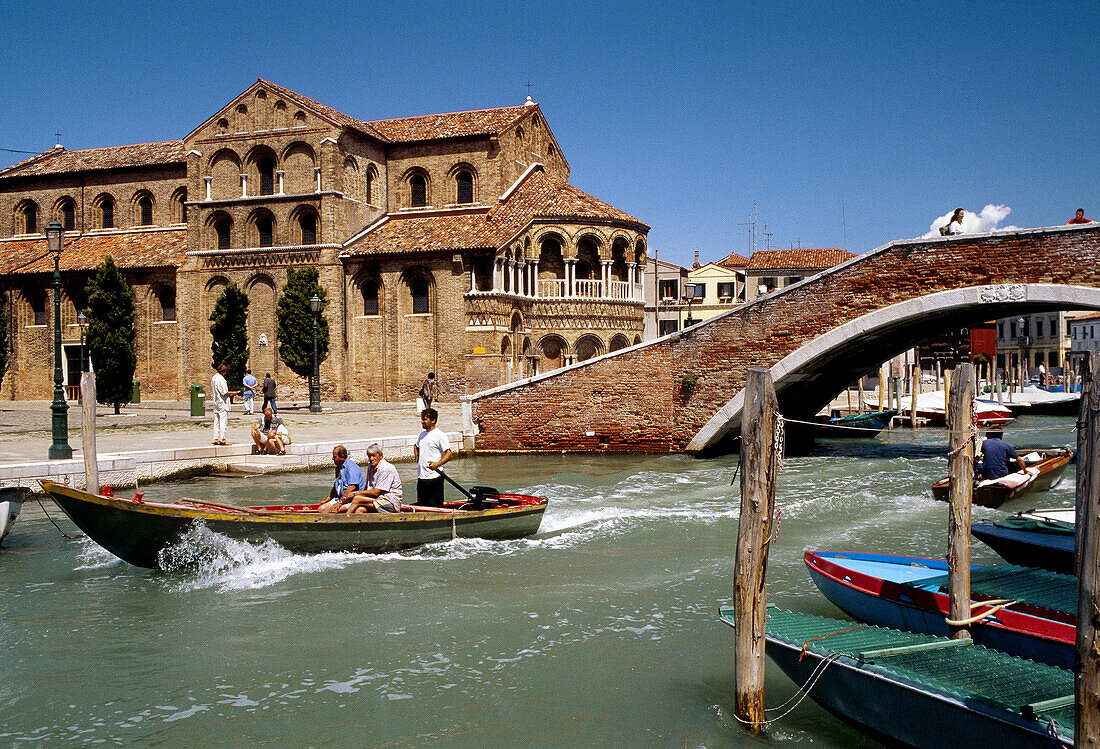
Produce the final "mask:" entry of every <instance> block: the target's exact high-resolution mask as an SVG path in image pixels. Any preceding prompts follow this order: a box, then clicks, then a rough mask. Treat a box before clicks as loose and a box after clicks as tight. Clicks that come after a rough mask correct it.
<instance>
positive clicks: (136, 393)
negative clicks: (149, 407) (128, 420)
mask: <svg viewBox="0 0 1100 749" xmlns="http://www.w3.org/2000/svg"><path fill="white" fill-rule="evenodd" d="M130 402H131V403H141V383H140V382H138V381H137V380H134V389H133V390H132V391H131V392H130Z"/></svg>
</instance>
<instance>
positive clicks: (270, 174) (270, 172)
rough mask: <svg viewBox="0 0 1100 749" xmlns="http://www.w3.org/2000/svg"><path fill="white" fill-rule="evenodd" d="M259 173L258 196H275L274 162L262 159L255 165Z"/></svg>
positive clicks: (265, 158) (269, 159)
mask: <svg viewBox="0 0 1100 749" xmlns="http://www.w3.org/2000/svg"><path fill="white" fill-rule="evenodd" d="M256 169H257V170H259V172H260V195H274V194H275V160H274V159H271V158H267V157H264V158H262V159H260V160H259V161H258V162H257V163H256Z"/></svg>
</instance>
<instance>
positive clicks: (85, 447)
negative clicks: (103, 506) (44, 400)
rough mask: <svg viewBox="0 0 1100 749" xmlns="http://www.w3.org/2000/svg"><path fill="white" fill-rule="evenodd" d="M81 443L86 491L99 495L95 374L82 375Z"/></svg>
mask: <svg viewBox="0 0 1100 749" xmlns="http://www.w3.org/2000/svg"><path fill="white" fill-rule="evenodd" d="M80 441H81V444H82V447H81V451H82V452H83V453H84V491H87V492H91V493H92V494H99V488H100V487H99V458H98V457H97V456H96V450H95V374H94V373H93V372H83V373H81V375H80Z"/></svg>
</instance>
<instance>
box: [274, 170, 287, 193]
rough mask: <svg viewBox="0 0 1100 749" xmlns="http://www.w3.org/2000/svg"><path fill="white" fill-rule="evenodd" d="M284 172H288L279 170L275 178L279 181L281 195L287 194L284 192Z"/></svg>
mask: <svg viewBox="0 0 1100 749" xmlns="http://www.w3.org/2000/svg"><path fill="white" fill-rule="evenodd" d="M284 174H286V172H284V171H282V170H281V169H280V170H279V171H277V172H275V178H276V179H277V180H278V181H279V194H280V195H285V194H286V193H284V192H283V175H284Z"/></svg>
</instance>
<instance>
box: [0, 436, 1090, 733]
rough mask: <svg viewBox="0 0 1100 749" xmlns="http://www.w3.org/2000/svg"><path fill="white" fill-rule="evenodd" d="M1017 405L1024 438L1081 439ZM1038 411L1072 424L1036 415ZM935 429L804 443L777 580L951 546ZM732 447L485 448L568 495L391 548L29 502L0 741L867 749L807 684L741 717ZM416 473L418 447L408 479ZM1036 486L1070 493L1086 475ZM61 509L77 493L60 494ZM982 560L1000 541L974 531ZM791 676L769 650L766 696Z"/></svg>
mask: <svg viewBox="0 0 1100 749" xmlns="http://www.w3.org/2000/svg"><path fill="white" fill-rule="evenodd" d="M1071 426H1072V420H1071V419H1054V418H1049V417H1047V418H1041V417H1033V418H1026V417H1025V418H1023V419H1020V420H1019V421H1018V422H1017V423H1016V425H1015V426H1014V427H1010V428H1009V429H1008V435H1007V439H1009V440H1010V441H1012V442H1014V443H1015V444H1018V445H1032V446H1037V445H1043V444H1057V445H1063V444H1067V445H1068V444H1072V443H1073V441H1074V436H1073V431H1072V428H1071ZM1036 427H1041V428H1046V429H1048V430H1049V429H1050V428H1051V427H1062V428H1061V429H1058V430H1056V431H1041V432H1037V431H1030V432H1025V431H1024V430H1025V429H1034V428H1036ZM944 444H945V437H944V433H943V432H942V431H939V430H922V431H919V432H912V431H909V430H899V431H895V432H892V433H884V434H883V435H881V436H880V437H879V438H877V439H875V440H840V441H831V442H828V443H822V444H820V445H819V448H818V449H817V450H816V451H815V453H814V454H813V455H811V456H808V457H788V458H787V460H786V465H785V469H784V470H783V472H782V473H781V475H780V485H779V490H778V496H777V502H778V506H779V507H780V508H781V509H782V512H783V516H782V523H781V528H780V533H779V538H778V541H777V542H776V544H775V545H774V546H773V548H772V554H771V564H770V568H769V573H768V587H769V595H770V600H771V601H773V602H775V603H777V604H779V605H781V606H784V607H789V608H796V609H801V610H805V611H811V612H816V613H820V614H824V615H830V616H837V617H842V615H841V614H840V612H839V611H837V610H836V609H834V608H833V607H832V606H831V605H830V604H829V603H828V602H827V601H825V600H824V599H823V598H822V597H821V596H820V595H819V594H818V593H817V592H816V589H815V588H814V586H813V584H812V583H811V582H810V578H809V576H808V575H807V573H806V570H805V568H804V565H803V563H802V561H801V558H802V553H803V551H804V550H806V549H815V548H816V549H848V550H860V551H881V552H887V553H898V554H913V555H923V556H934V557H942V556H943V554H944V553H945V551H946V531H947V507H946V505H945V504H942V503H938V502H935V501H933V500H932V499H931V495H930V493H929V488H928V487H929V484H930V483H931V482H932V481H933V480H934V479H936V478H938V477H939V476H940V475H942V474H944V472H945V468H946V458H945V450H944ZM736 465H737V457H736V456H728V457H721V458H714V459H708V460H698V459H694V458H689V457H683V456H661V457H644V456H616V455H608V456H569V455H565V456H563V455H553V456H517V457H505V456H485V457H478V458H472V459H463V460H462V461H459V462H455V463H454V464H453V465H452V469H453V470H452V475H454V476H456V477H458V478H460V479H462V480H463V481H464V482H466V483H467V484H488V485H494V486H498V487H500V488H507V489H515V490H521V491H524V492H526V493H531V494H539V495H544V496H548V497H549V498H550V499H551V504H550V508H549V510H548V511H547V513H546V516H545V519H544V520H543V524H542V528H541V531H540V533H539V534H538V535H537V536H535V537H533V538H529V539H524V540H518V541H507V542H487V541H461V540H460V541H456V542H451V543H443V544H437V545H432V546H427V547H422V548H419V549H417V550H413V551H408V552H404V553H398V554H388V555H381V556H374V555H359V554H325V555H321V556H315V557H305V556H295V555H292V554H289V553H287V552H285V551H284V550H282V549H280V548H278V547H275V546H249V545H245V544H239V543H233V542H229V541H227V540H225V539H221V538H218V537H210V536H207V537H205V538H201V539H196V543H198V542H201V543H204V544H206V545H207V546H208V547H209V551H210V552H211V553H210V555H209V561H208V562H207V563H206V564H204V566H202V567H200V568H197V569H188V570H180V571H174V572H156V571H151V570H144V569H139V568H136V567H131V566H128V565H126V564H125V563H123V562H120V561H118V560H116V559H115V558H114V557H112V556H110V555H109V554H108V553H107V552H105V551H102V550H100V549H99V548H98V547H96V546H95V545H94V544H92V543H91V542H89V541H88V540H86V539H84V538H83V537H81V536H80V534H79V532H77V531H76V530H75V528H74V526H72V524H71V523H69V522H68V521H67V520H61V521H59V525H60V526H61V528H62V529H63V530H64V531H65V532H66V533H68V534H69V535H70V536H76V537H77V538H74V539H73V540H67V539H65V538H64V537H63V536H62V535H61V534H60V533H59V532H58V530H57V529H56V528H55V527H54V526H53V525H52V524H50V522H49V521H48V520H46V519H45V518H43V517H42V513H41V511H37V512H31V511H30V510H32V509H33V510H37V507H32V508H28V511H27V512H26V513H25V515H24V517H21V518H20V519H19V521H18V522H17V523H16V525H15V528H14V530H13V532H12V535H10V536H9V537H8V539H7V540H6V541H5V545H4V546H3V547H0V613H2V626H0V642H2V643H3V647H2V650H0V657H2V659H3V660H2V664H0V669H2V672H3V679H2V680H0V745H2V746H12V747H28V746H42V747H56V746H100V745H106V746H143V747H146V746H158V747H159V746H165V747H197V746H203V747H206V746H249V747H298V746H303V747H306V746H308V747H314V746H316V747H321V746H326V747H328V746H348V747H360V746H362V747H368V746H369V747H486V746H489V747H532V746H539V747H542V746H546V747H578V746H601V747H603V746H607V747H620V746H621V747H626V746H630V747H639V746H642V747H650V746H653V747H739V746H755V745H765V744H766V745H775V746H801V745H804V744H813V745H814V746H818V747H853V746H872V745H873V744H872V743H871V742H870V741H869V740H867V739H865V738H863V737H862V736H861V735H860V734H858V733H856V732H854V731H853V730H851V729H849V728H847V727H846V726H844V725H843V724H841V723H840V722H839V721H837V720H835V719H834V718H832V717H831V716H829V715H828V714H827V713H825V712H824V711H822V710H821V709H819V708H818V707H817V706H816V705H814V704H813V703H812V702H811V701H809V700H807V701H805V702H803V703H802V704H801V705H800V706H799V707H798V708H797V709H795V710H794V711H793V712H792V713H791V714H790V715H787V716H786V717H784V718H783V719H781V720H780V721H778V722H777V723H776V724H774V725H773V726H771V728H770V729H769V731H768V733H767V736H766V737H764V738H750V737H749V736H747V735H746V734H745V733H743V732H742V731H741V730H740V728H739V727H738V724H737V722H736V720H735V719H734V717H733V715H732V704H733V699H732V695H733V652H732V644H733V636H732V635H733V633H732V630H730V629H729V628H728V627H726V626H725V625H723V624H721V623H719V621H718V618H717V611H718V607H719V605H722V604H728V603H729V602H730V601H731V597H732V587H733V583H732V570H733V557H734V544H735V539H736V534H737V506H738V499H737V494H736V487H733V488H731V487H730V481H731V479H732V478H733V475H734V468H735V466H736ZM412 469H413V467H412V466H410V465H400V466H399V470H400V472H401V474H402V477H403V479H404V480H405V482H406V486H409V487H411V486H412V485H413V484H414V481H413V473H414V472H413V470H412ZM328 476H329V474H328V473H327V472H326V473H314V474H292V475H285V476H276V477H271V476H269V477H263V478H248V479H243V478H240V479H238V478H215V477H210V478H201V479H197V480H189V481H186V482H178V483H167V484H159V485H155V486H152V487H149V488H148V495H149V496H150V497H153V496H155V497H156V498H158V499H160V498H164V499H172V498H176V497H191V498H210V499H214V500H218V501H229V502H237V503H242V504H251V503H261V502H267V501H272V500H275V498H276V497H278V498H279V501H284V500H285V501H288V502H297V501H302V502H305V501H311V500H315V499H316V498H318V497H320V496H321V495H322V494H324V493H325V492H326V491H327V488H326V482H327V481H328ZM1067 478H1068V480H1067V481H1065V482H1064V483H1063V485H1062V486H1060V487H1058V488H1056V489H1055V490H1054V491H1052V492H1051V493H1049V494H1047V495H1034V496H1032V497H1028V498H1024V499H1022V500H1020V501H1019V502H1018V503H1017V504H1016V505H1014V506H1013V505H1007V506H1005V507H1004V508H1003V510H984V509H981V508H978V509H977V510H976V512H975V518H976V519H980V518H983V517H1001V516H1003V515H1005V514H1007V512H1011V511H1015V510H1020V509H1027V508H1028V507H1031V506H1036V505H1039V506H1071V505H1072V503H1073V493H1072V492H1073V489H1072V476H1068V477H1067ZM47 509H49V510H50V514H51V515H52V516H55V517H56V516H58V515H59V512H58V511H57V510H56V509H55V508H53V506H52V505H50V506H49V507H48V508H47ZM974 558H975V561H977V562H992V561H994V560H995V559H996V557H995V556H994V555H993V554H992V552H990V551H989V549H987V548H986V547H984V546H982V545H981V544H976V545H975V547H974ZM794 692H795V685H794V684H792V683H791V682H790V681H788V680H787V679H786V677H785V676H784V675H783V674H782V673H781V672H779V671H778V669H776V668H774V666H772V665H771V664H770V663H769V668H768V678H767V699H766V701H767V704H768V705H779V704H780V703H782V702H784V701H786V700H787V699H788V698H790V697H791V696H792V695H793V694H794Z"/></svg>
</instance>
